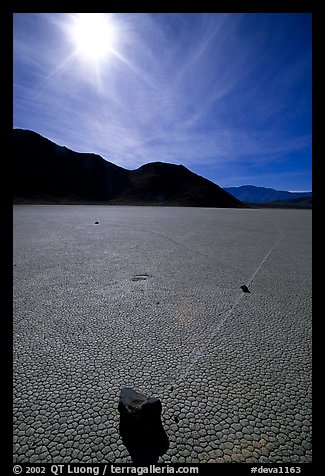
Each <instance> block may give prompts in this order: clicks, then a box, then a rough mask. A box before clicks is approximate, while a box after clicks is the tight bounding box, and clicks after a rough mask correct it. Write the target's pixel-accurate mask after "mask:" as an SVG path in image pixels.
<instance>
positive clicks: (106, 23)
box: [70, 13, 117, 62]
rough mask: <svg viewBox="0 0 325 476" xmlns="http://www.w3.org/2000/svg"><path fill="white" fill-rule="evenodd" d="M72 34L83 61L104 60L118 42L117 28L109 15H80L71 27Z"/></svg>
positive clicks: (77, 52)
mask: <svg viewBox="0 0 325 476" xmlns="http://www.w3.org/2000/svg"><path fill="white" fill-rule="evenodd" d="M70 34H71V38H72V41H73V42H74V44H75V47H76V54H77V56H79V57H80V58H81V59H84V60H93V61H97V62H98V61H100V60H104V59H105V58H106V57H107V56H108V55H109V54H110V53H112V51H113V50H114V46H115V44H116V41H117V32H116V27H115V25H114V23H113V21H112V19H111V17H110V16H109V15H108V14H104V13H79V14H78V15H77V16H76V17H74V19H73V21H72V23H71V25H70Z"/></svg>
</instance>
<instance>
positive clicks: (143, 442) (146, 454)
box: [118, 388, 169, 465]
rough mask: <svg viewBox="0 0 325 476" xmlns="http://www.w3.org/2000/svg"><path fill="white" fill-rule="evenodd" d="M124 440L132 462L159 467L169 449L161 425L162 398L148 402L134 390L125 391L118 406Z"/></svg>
mask: <svg viewBox="0 0 325 476" xmlns="http://www.w3.org/2000/svg"><path fill="white" fill-rule="evenodd" d="M118 410H119V413H120V427H119V430H120V436H121V438H122V441H123V444H124V446H125V447H126V449H127V450H128V452H129V454H130V456H131V459H132V462H133V463H134V464H137V465H148V464H155V463H157V462H158V459H159V456H162V455H163V454H165V453H166V451H167V450H168V448H169V439H168V436H167V433H166V432H165V430H164V428H163V425H162V422H161V410H162V405H161V402H160V400H159V399H158V398H155V397H150V398H147V397H146V396H145V395H143V394H141V393H139V392H136V391H135V390H133V389H132V388H123V389H122V390H121V394H120V401H119V405H118Z"/></svg>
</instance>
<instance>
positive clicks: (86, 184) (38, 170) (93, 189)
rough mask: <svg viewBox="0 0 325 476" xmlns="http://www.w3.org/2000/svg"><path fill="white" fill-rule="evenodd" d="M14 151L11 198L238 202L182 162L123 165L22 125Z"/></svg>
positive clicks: (24, 200) (186, 203)
mask: <svg viewBox="0 0 325 476" xmlns="http://www.w3.org/2000/svg"><path fill="white" fill-rule="evenodd" d="M12 152H13V154H12V162H13V192H14V202H15V203H108V204H128V205H170V206H193V207H221V208H232V207H234V208H236V207H241V206H242V204H241V202H240V201H239V200H238V199H237V198H235V197H233V196H232V195H231V194H229V193H228V192H226V191H225V190H223V189H222V188H221V187H219V186H218V185H216V184H215V183H213V182H211V181H210V180H207V179H205V178H203V177H200V176H199V175H196V174H195V173H193V172H191V171H190V170H188V169H187V168H186V167H184V166H183V165H175V164H168V163H163V162H152V163H149V164H146V165H143V166H142V167H140V168H138V169H137V170H127V169H124V168H122V167H118V166H117V165H114V164H112V163H111V162H108V161H106V160H104V159H103V158H102V157H100V156H99V155H96V154H84V153H79V152H73V151H72V150H69V149H67V148H66V147H61V146H59V145H57V144H55V143H54V142H51V141H50V140H48V139H46V138H44V137H42V136H41V135H39V134H37V133H35V132H32V131H28V130H23V129H14V130H13V136H12Z"/></svg>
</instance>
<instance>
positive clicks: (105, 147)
mask: <svg viewBox="0 0 325 476" xmlns="http://www.w3.org/2000/svg"><path fill="white" fill-rule="evenodd" d="M68 21H69V16H68V14H46V15H45V14H44V15H40V14H23V15H15V25H14V35H15V40H14V56H15V57H14V90H15V96H14V121H15V126H16V127H24V128H29V129H33V130H35V131H37V132H39V133H41V134H43V135H45V136H46V137H48V138H50V139H52V140H54V141H56V142H58V143H59V144H61V145H66V146H67V147H70V148H72V149H74V150H79V151H88V152H90V151H92V152H95V153H99V154H101V155H102V156H104V157H105V158H106V159H107V160H110V161H112V162H114V163H116V164H119V165H122V166H125V167H129V168H136V167H138V166H139V165H142V164H143V163H146V162H149V161H155V160H161V161H167V162H176V163H183V164H184V165H185V166H188V167H190V168H192V169H193V168H194V170H200V171H203V172H202V173H203V174H204V171H206V174H209V175H210V177H212V175H213V177H214V174H212V173H211V170H212V169H214V170H215V171H217V170H219V171H220V170H221V168H224V169H225V168H227V167H231V170H232V171H234V170H235V169H236V167H237V168H238V170H240V169H241V168H242V166H243V164H245V166H247V167H253V166H255V167H261V166H262V165H263V164H264V165H265V164H267V165H268V166H270V165H271V163H272V164H273V165H274V167H275V168H276V164H278V163H280V164H281V163H283V162H285V161H287V160H289V158H291V159H292V157H293V155H294V154H296V157H305V158H306V160H307V162H308V163H310V154H311V128H310V76H311V58H310V56H311V52H310V43H308V41H307V40H306V41H305V42H302V41H300V42H299V37H298V36H297V35H298V32H299V28H300V26H301V25H299V22H301V21H304V22H306V24H308V21H309V20H308V16H307V18H306V16H299V15H298V16H292V15H291V16H290V15H287V16H282V15H278V16H274V15H273V16H272V17H270V16H269V17H268V16H267V15H264V16H263V15H262V16H258V15H257V16H256V15H250V14H244V15H241V14H133V15H132V14H120V15H115V21H116V25H117V26H118V28H119V30H120V42H119V44H117V45H116V48H115V51H114V50H113V53H112V55H111V57H110V58H109V60H108V61H107V63H105V64H103V65H99V68H98V70H97V71H96V70H92V69H91V68H90V67H89V64H88V65H87V64H85V63H82V61H80V58H77V57H75V56H74V55H73V50H72V48H71V45H70V44H69V42H68V41H67V38H66V37H65V34H64V31H65V29H64V28H65V25H66V24H67V22H68ZM297 42H298V43H297ZM297 45H298V46H297ZM306 85H307V88H306ZM299 160H302V159H299ZM307 162H306V164H307ZM306 167H307V165H306ZM233 175H234V174H233ZM216 181H218V178H217V177H216Z"/></svg>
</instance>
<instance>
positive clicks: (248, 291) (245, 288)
mask: <svg viewBox="0 0 325 476" xmlns="http://www.w3.org/2000/svg"><path fill="white" fill-rule="evenodd" d="M240 287H241V288H242V290H243V292H244V293H250V290H249V289H248V287H247V286H246V284H244V285H243V286H240Z"/></svg>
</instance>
